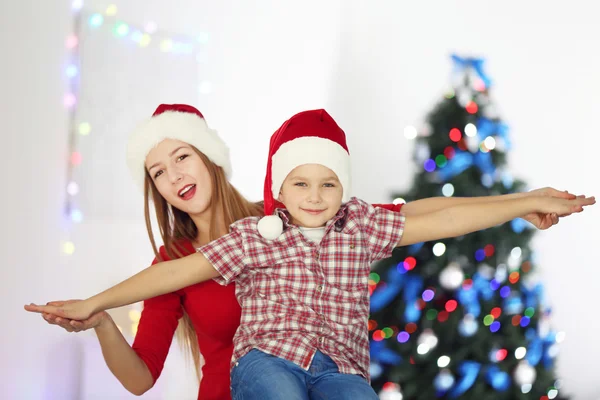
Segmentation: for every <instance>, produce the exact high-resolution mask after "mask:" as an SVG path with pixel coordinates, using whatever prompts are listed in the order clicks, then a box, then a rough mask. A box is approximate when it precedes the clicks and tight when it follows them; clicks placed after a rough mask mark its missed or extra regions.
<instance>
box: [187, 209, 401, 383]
mask: <svg viewBox="0 0 600 400" xmlns="http://www.w3.org/2000/svg"><path fill="white" fill-rule="evenodd" d="M277 213H278V214H279V216H280V217H281V218H282V219H283V221H284V232H283V234H282V235H281V236H280V237H279V238H277V239H275V240H267V239H265V238H263V237H262V236H260V234H259V233H258V230H257V227H256V226H257V223H258V221H259V220H260V218H259V217H249V218H245V219H243V220H240V221H237V222H236V223H234V224H232V225H231V233H229V234H228V235H225V236H223V237H221V238H219V239H217V240H215V241H213V242H211V243H209V244H207V245H205V246H203V247H200V248H199V249H198V251H199V252H201V253H202V254H204V256H205V257H206V258H207V259H208V261H210V262H211V263H212V265H213V266H214V267H215V269H216V270H217V271H218V272H219V273H220V274H221V277H220V278H217V279H215V280H216V281H217V282H219V283H221V284H227V283H229V282H231V281H233V280H235V281H236V283H237V285H236V295H237V297H238V300H239V302H240V304H241V306H242V317H241V321H240V327H239V328H238V330H237V332H236V334H235V337H234V339H233V342H234V351H233V357H232V367H233V366H234V365H235V363H236V362H237V360H239V359H240V358H241V357H242V356H244V355H245V354H246V353H247V352H249V351H250V350H252V349H253V348H255V349H259V350H261V351H263V352H265V353H269V354H272V355H274V356H277V357H281V358H284V359H286V360H289V361H291V362H293V363H295V364H297V365H299V366H301V367H302V368H304V369H305V370H308V368H309V366H310V364H311V362H312V359H313V356H314V355H315V352H316V351H317V350H320V351H321V352H322V353H324V354H327V355H328V356H329V357H331V358H332V359H333V361H334V362H335V363H336V364H337V365H338V368H339V370H340V372H342V373H347V374H359V375H362V376H363V377H365V378H366V379H367V380H370V376H369V340H368V329H367V326H368V317H369V304H370V297H369V290H368V279H369V273H370V267H371V263H372V262H374V261H376V260H380V259H382V258H386V257H389V256H390V255H391V252H392V250H393V249H394V247H395V246H396V244H397V243H398V242H399V240H400V237H401V236H402V232H403V229H404V215H403V214H401V213H397V212H392V211H388V210H385V209H383V208H375V207H373V206H371V205H369V204H367V203H365V202H363V201H362V200H359V199H356V198H352V199H351V200H350V201H349V202H348V203H346V204H344V205H342V207H341V208H340V210H339V211H338V213H337V215H336V216H335V217H334V218H333V219H331V220H330V221H328V222H327V225H326V227H325V236H324V237H323V239H322V240H321V242H320V243H319V244H316V243H314V242H311V241H310V240H308V239H307V238H306V237H305V236H304V235H303V234H302V233H301V232H300V230H299V229H298V227H297V226H295V225H291V224H290V223H289V214H288V212H287V210H281V209H278V210H277Z"/></svg>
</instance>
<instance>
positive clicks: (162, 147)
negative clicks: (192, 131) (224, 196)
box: [146, 139, 212, 215]
mask: <svg viewBox="0 0 600 400" xmlns="http://www.w3.org/2000/svg"><path fill="white" fill-rule="evenodd" d="M146 169H147V170H148V174H149V175H150V178H151V179H152V181H153V182H154V184H155V185H156V189H157V190H158V192H159V193H160V194H161V195H162V196H163V197H164V199H165V200H166V201H167V202H168V203H169V204H171V206H173V207H175V208H178V209H179V210H181V211H183V212H186V213H188V214H190V215H198V214H201V213H203V212H205V211H206V210H207V209H208V206H209V204H210V199H211V196H212V186H211V179H210V175H209V173H208V170H207V168H206V165H205V164H204V162H202V159H201V158H200V156H199V155H198V153H196V151H195V150H194V148H193V147H192V146H190V145H189V144H187V143H185V142H182V141H180V140H175V139H165V140H163V141H162V142H160V143H159V144H158V146H156V147H155V148H154V149H152V150H151V151H150V153H148V156H147V157H146Z"/></svg>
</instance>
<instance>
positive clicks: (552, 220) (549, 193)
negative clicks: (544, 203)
mask: <svg viewBox="0 0 600 400" xmlns="http://www.w3.org/2000/svg"><path fill="white" fill-rule="evenodd" d="M525 196H526V197H534V196H539V197H548V198H554V199H563V200H583V203H582V204H581V205H579V204H577V203H565V204H571V208H570V212H569V208H568V206H567V208H566V210H565V211H568V212H567V213H566V214H562V215H561V214H560V213H558V212H552V213H544V212H532V213H529V214H526V215H524V216H523V219H524V220H526V221H528V222H530V223H531V224H533V225H534V226H535V227H536V228H538V229H542V230H544V229H548V228H550V227H551V226H553V225H556V224H558V222H559V217H565V216H567V215H570V214H571V213H573V212H581V211H583V206H584V205H591V204H594V203H595V199H594V197H589V198H586V197H585V195H579V196H576V195H574V194H572V193H569V192H568V191H567V190H565V191H560V190H556V189H554V188H551V187H545V188H542V189H535V190H532V191H530V192H527V193H525ZM590 201H591V202H590ZM588 203H589V204H588Z"/></svg>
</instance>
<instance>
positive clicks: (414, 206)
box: [402, 187, 576, 222]
mask: <svg viewBox="0 0 600 400" xmlns="http://www.w3.org/2000/svg"><path fill="white" fill-rule="evenodd" d="M531 196H544V197H557V198H561V199H567V200H572V199H574V198H575V197H576V196H575V195H574V194H571V193H569V192H568V191H566V190H565V191H560V190H556V189H554V188H551V187H545V188H542V189H536V190H532V191H529V192H521V193H511V194H505V195H500V196H477V197H429V198H426V199H419V200H414V201H411V202H408V203H406V204H404V206H402V212H403V213H404V215H407V216H413V215H419V214H427V213H430V212H434V211H438V210H442V209H445V208H448V207H454V206H460V205H463V204H464V205H474V204H480V203H489V202H492V201H506V200H514V199H519V198H523V197H531ZM519 217H525V216H519ZM530 222H533V221H530Z"/></svg>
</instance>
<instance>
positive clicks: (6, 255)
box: [0, 0, 600, 399]
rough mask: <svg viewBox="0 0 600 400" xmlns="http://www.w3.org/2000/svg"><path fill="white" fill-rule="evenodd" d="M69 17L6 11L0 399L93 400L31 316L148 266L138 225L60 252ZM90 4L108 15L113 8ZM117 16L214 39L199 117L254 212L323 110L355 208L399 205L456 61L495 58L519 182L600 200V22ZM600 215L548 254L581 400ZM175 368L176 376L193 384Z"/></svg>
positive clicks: (413, 11) (545, 261)
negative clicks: (85, 398)
mask: <svg viewBox="0 0 600 400" xmlns="http://www.w3.org/2000/svg"><path fill="white" fill-rule="evenodd" d="M69 3H70V2H68V1H66V0H64V1H61V2H53V5H52V6H50V5H49V4H46V2H42V3H40V2H33V1H30V0H26V1H22V2H19V3H15V2H13V3H8V4H5V3H3V4H2V6H1V7H2V9H1V10H0V11H1V12H0V26H2V30H3V33H4V34H3V35H1V36H0V41H1V42H0V43H2V47H1V48H2V49H3V50H4V52H3V57H2V59H3V63H2V64H0V76H3V77H8V79H4V80H3V86H2V88H3V89H4V90H3V96H2V98H1V100H0V102H2V103H1V104H2V109H3V110H4V111H5V112H3V115H4V116H5V118H6V119H7V120H8V125H7V126H6V129H5V130H3V131H2V133H1V134H2V139H3V140H4V141H8V146H7V147H3V148H7V149H8V150H7V151H5V152H4V154H5V155H7V156H8V157H7V159H8V163H7V165H5V168H4V170H5V175H4V176H7V177H8V182H7V184H6V190H5V191H3V193H5V195H4V196H2V200H1V201H2V206H3V207H2V208H3V209H5V210H7V212H6V213H5V216H4V218H5V220H4V230H3V232H4V233H3V239H4V240H3V241H2V250H3V251H2V253H1V254H2V265H3V268H2V279H1V281H0V285H1V286H0V289H1V290H2V293H3V298H5V299H7V300H8V301H7V303H8V318H7V320H6V321H8V322H5V323H4V324H3V327H5V326H6V328H5V329H3V333H2V341H1V344H0V346H1V347H0V354H2V357H0V360H1V361H0V368H1V372H2V379H1V381H0V383H1V384H0V388H1V389H0V397H1V398H10V399H12V398H23V397H25V398H28V399H42V398H48V397H44V395H43V393H44V392H45V393H49V394H48V395H47V396H50V394H52V393H54V394H61V398H65V399H75V398H77V393H79V392H80V389H81V388H79V387H77V385H73V384H72V378H73V377H75V376H76V373H77V368H78V367H79V365H80V363H81V362H84V361H85V360H83V361H82V360H81V359H80V358H78V357H77V356H76V354H78V353H77V350H78V348H77V346H81V344H78V343H79V342H77V341H73V340H70V339H71V337H70V336H69V335H67V334H66V333H63V332H60V331H59V330H58V329H56V328H53V327H48V326H45V324H43V322H42V321H41V320H40V319H39V318H37V316H32V315H28V314H26V313H25V312H23V311H21V309H22V308H21V307H22V305H23V304H24V303H26V302H30V301H38V302H39V301H47V300H50V299H56V298H64V297H82V296H86V295H89V294H90V293H92V292H96V291H98V290H101V289H103V288H105V287H106V286H107V285H109V284H113V283H115V282H117V281H118V280H120V279H123V278H124V277H127V276H129V275H131V274H132V273H133V272H135V271H137V270H139V269H141V268H143V267H144V266H145V265H146V264H147V263H148V262H149V261H150V259H151V253H150V250H149V246H148V244H147V242H146V237H145V230H144V227H143V223H142V221H141V219H139V216H135V217H132V218H131V219H120V220H88V221H86V222H85V223H83V224H81V225H79V226H78V227H76V228H75V230H74V231H73V234H74V237H75V238H77V241H78V242H77V251H76V253H75V254H74V255H73V256H72V257H68V256H64V255H62V254H61V253H60V247H59V241H60V237H61V235H60V232H61V230H60V229H56V228H54V227H53V225H54V224H58V226H64V225H61V224H63V217H62V214H61V206H62V201H63V191H62V188H63V187H64V185H65V181H64V179H65V178H64V176H65V166H66V165H65V160H66V142H67V137H66V129H67V120H66V113H65V111H64V108H63V106H62V95H63V93H64V89H65V86H64V83H65V81H64V79H63V78H62V77H63V76H64V75H63V72H64V61H65V59H64V55H65V51H64V39H65V37H66V36H67V34H68V33H69V29H70V26H69V24H70V22H71V21H70V9H69ZM87 3H88V4H91V6H93V7H97V8H98V9H99V10H103V9H104V8H105V7H106V6H107V5H108V4H110V3H112V1H104V0H96V1H91V2H89V1H88V2H87ZM117 4H118V6H119V15H120V16H122V18H123V19H124V20H126V21H128V22H141V23H143V22H145V21H147V20H148V19H153V20H155V21H156V22H157V23H158V25H159V27H161V28H162V29H165V30H170V31H175V32H181V33H187V34H195V33H197V32H198V31H203V30H205V31H208V32H209V33H210V41H209V43H208V48H207V53H206V60H207V61H206V63H204V64H202V65H200V66H199V75H201V76H202V79H207V80H209V81H210V82H211V87H212V92H211V93H209V94H199V96H198V106H199V108H200V109H201V110H202V111H203V112H204V113H205V114H206V117H207V119H208V122H209V124H210V125H212V126H213V127H215V128H217V129H218V130H219V131H220V132H221V134H222V136H223V137H224V138H225V139H226V141H227V142H228V143H229V144H230V147H231V151H232V155H233V163H234V171H235V172H234V179H233V181H234V183H235V184H236V186H238V187H239V188H240V189H241V190H242V192H243V193H244V194H246V195H247V196H248V197H250V198H253V199H257V198H260V196H261V193H262V176H263V174H264V169H265V165H266V160H265V156H266V153H267V147H268V138H269V136H270V134H271V133H272V132H273V131H274V130H275V129H276V128H277V127H278V126H279V125H280V124H281V123H282V122H283V120H284V119H286V118H287V117H289V116H290V115H291V114H292V113H294V112H296V111H299V110H301V109H305V108H313V107H314V108H316V107H322V106H325V107H327V108H328V109H329V110H330V111H331V112H332V114H333V115H334V116H335V117H336V118H337V119H338V120H339V121H340V123H341V125H342V127H343V128H344V129H345V130H346V131H347V133H348V140H349V145H350V146H351V152H352V156H353V169H354V189H355V190H354V192H355V194H357V195H359V196H361V197H363V198H365V199H366V200H368V201H372V202H375V201H386V200H390V198H389V193H390V191H391V190H395V189H399V188H403V187H405V186H406V185H407V184H408V183H409V182H410V179H411V174H412V172H413V168H412V166H411V165H410V164H409V163H408V162H409V158H410V151H411V143H410V142H407V141H406V140H405V139H404V138H403V135H402V131H403V128H404V126H405V125H407V124H415V123H418V122H419V121H420V118H421V117H422V116H423V115H424V114H425V113H426V112H427V111H429V109H430V108H431V107H432V105H433V104H434V102H435V101H437V98H438V97H439V95H440V94H441V93H442V90H443V89H444V87H445V84H446V83H447V78H448V72H449V70H450V63H449V62H448V54H449V52H451V51H461V52H470V53H475V54H477V55H482V56H485V57H486V58H487V59H488V72H489V74H490V75H491V76H492V78H493V79H494V81H495V83H496V86H495V91H494V94H495V97H496V99H497V101H498V104H499V106H500V108H501V112H502V114H503V117H504V118H505V119H506V121H507V122H508V123H509V124H510V125H511V127H512V137H513V140H514V145H515V150H514V152H513V153H512V155H511V157H510V162H511V165H512V167H513V168H512V169H513V171H514V172H515V174H517V175H519V176H522V177H524V178H525V179H527V180H528V181H529V182H530V183H531V185H532V187H539V186H545V185H554V186H556V187H559V188H568V189H569V190H572V191H577V192H582V191H583V192H585V193H586V194H590V193H598V192H600V190H599V189H600V187H599V185H600V184H599V183H598V179H596V177H595V175H597V171H598V167H597V166H596V163H595V155H596V145H597V144H598V139H597V137H596V136H595V133H594V129H595V128H594V125H593V123H594V121H595V119H594V118H593V116H592V111H593V110H598V108H599V107H598V106H599V105H600V104H599V100H598V96H597V93H598V92H599V90H600V78H599V75H598V74H597V73H596V72H595V71H598V70H599V67H600V52H599V51H598V50H597V49H596V48H597V46H595V42H594V40H595V39H594V38H597V37H600V35H599V33H600V32H599V28H598V27H597V26H594V25H593V24H592V22H593V21H592V18H593V15H595V14H594V12H595V10H594V7H596V6H592V5H590V6H585V8H583V6H577V7H575V6H568V8H567V6H566V5H565V6H563V7H561V8H559V7H553V6H549V5H548V3H547V2H542V1H540V0H538V1H534V2H528V3H527V4H523V3H517V2H515V1H513V2H508V3H507V2H505V3H503V5H501V6H491V5H482V4H481V3H480V2H476V1H474V0H469V1H461V2H456V1H455V2H444V3H443V4H442V3H439V4H437V5H436V8H435V9H433V8H432V6H431V5H429V4H428V5H421V4H418V3H414V2H412V3H409V2H402V3H398V2H395V1H391V0H390V1H378V2H372V3H370V4H369V5H368V6H367V3H364V2H358V1H350V0H349V1H344V2H341V1H334V2H326V3H325V2H317V1H316V0H315V1H309V2H280V1H275V0H264V1H259V2H252V4H250V3H249V2H245V1H242V0H237V1H234V0H229V1H224V2H219V3H218V4H217V3H215V2H197V1H183V0H180V1H178V2H176V4H177V6H176V7H175V6H172V5H169V6H166V5H165V3H164V2H159V1H148V0H145V1H142V0H130V1H128V2H127V3H125V2H123V4H119V3H117ZM596 14H597V13H596ZM492 17H494V19H492ZM152 111H153V110H152V109H149V110H147V115H150V114H151V112H152ZM32 116H33V117H32ZM145 116H146V115H140V118H141V117H145ZM542 141H543V142H544V143H546V144H548V145H549V146H550V147H548V148H547V150H544V151H542V150H541V147H540V143H542ZM383 144H384V145H383ZM84 156H85V155H84ZM120 162H124V161H121V160H115V163H120ZM115 165H116V164H115ZM119 168H120V167H119ZM374 174H376V175H374ZM373 176H377V179H373ZM599 215H600V214H599V212H598V211H597V210H595V209H591V210H588V211H587V212H586V215H581V216H576V217H574V218H571V219H568V220H565V221H562V222H561V223H560V225H559V226H558V227H557V228H556V229H553V230H552V231H549V232H542V233H539V234H538V237H537V240H536V246H537V247H538V250H539V255H540V268H541V270H542V272H543V274H544V278H545V283H546V288H547V291H548V293H549V294H550V296H551V301H552V303H553V305H554V325H555V326H556V327H557V328H559V329H561V330H565V331H566V332H567V340H566V341H565V342H564V343H563V345H562V354H561V355H560V362H559V366H560V370H559V372H560V375H562V377H563V378H564V382H565V386H566V388H567V389H568V390H569V392H571V393H574V394H575V395H576V396H575V398H577V399H588V398H593V397H592V395H593V394H594V393H597V391H595V384H594V378H595V376H594V375H593V374H594V370H593V368H587V369H583V368H581V363H580V360H582V359H583V360H586V362H587V361H589V360H594V359H595V358H598V357H600V347H598V346H596V345H595V340H594V339H595V335H596V333H597V332H598V331H599V330H600V323H599V322H598V321H597V320H595V319H593V317H592V316H591V315H592V314H591V313H592V310H593V305H594V304H595V301H594V300H595V298H594V289H595V288H594V287H593V285H594V282H595V280H596V279H597V278H598V273H597V272H596V269H595V268H594V267H595V263H596V261H595V257H594V254H593V252H592V251H590V249H592V248H593V247H592V246H593V245H594V244H595V243H594V242H593V240H594V239H595V238H596V237H597V235H595V229H594V228H595V227H596V226H598V223H600V217H599ZM576 324H577V329H576V328H575V326H576ZM71 336H73V335H71ZM57 353H59V354H60V355H59V356H57V355H56V354H57ZM176 360H177V356H176V355H175V356H174V357H173V362H175V364H176V365H174V366H173V369H172V371H179V370H180V368H181V365H182V364H177V363H176ZM171 376H173V375H171ZM162 381H163V384H164V385H165V387H164V388H163V389H161V390H164V393H172V394H173V393H174V392H172V391H171V388H172V386H169V385H170V382H173V380H169V378H168V376H163V379H162ZM175 381H176V379H175ZM112 383H113V384H114V383H115V382H114V381H112ZM19 396H20V397H19ZM173 396H175V397H176V394H173ZM149 398H150V397H149Z"/></svg>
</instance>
